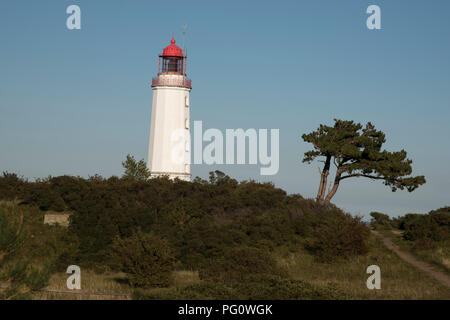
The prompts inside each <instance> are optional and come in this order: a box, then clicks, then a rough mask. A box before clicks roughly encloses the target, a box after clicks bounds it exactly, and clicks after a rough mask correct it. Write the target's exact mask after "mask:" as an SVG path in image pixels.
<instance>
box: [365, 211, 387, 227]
mask: <svg viewBox="0 0 450 320" xmlns="http://www.w3.org/2000/svg"><path fill="white" fill-rule="evenodd" d="M370 216H371V217H372V220H371V221H370V225H371V226H372V227H374V228H375V229H380V228H384V229H386V228H388V229H390V228H392V221H391V218H389V216H388V215H387V214H384V213H380V212H371V213H370Z"/></svg>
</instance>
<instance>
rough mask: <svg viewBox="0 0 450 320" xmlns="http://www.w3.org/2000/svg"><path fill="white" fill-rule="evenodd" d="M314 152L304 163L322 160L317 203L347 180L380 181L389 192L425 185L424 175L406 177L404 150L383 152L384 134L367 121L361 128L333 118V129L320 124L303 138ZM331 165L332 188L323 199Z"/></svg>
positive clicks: (408, 167) (409, 169)
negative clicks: (333, 166) (322, 167)
mask: <svg viewBox="0 0 450 320" xmlns="http://www.w3.org/2000/svg"><path fill="white" fill-rule="evenodd" d="M302 138H303V140H304V141H305V142H308V143H311V144H312V145H313V146H314V149H313V150H311V151H308V152H306V153H305V155H304V158H303V162H307V163H311V162H312V161H314V160H315V159H316V158H317V157H324V158H325V166H324V169H323V171H322V176H321V183H320V187H319V192H318V195H317V200H318V201H319V202H323V201H325V202H327V203H329V201H330V200H331V198H332V197H333V196H334V194H335V193H336V191H337V189H338V187H339V183H340V182H341V181H342V180H344V179H347V178H353V177H366V178H370V179H374V180H382V181H383V182H384V184H385V185H386V186H389V187H390V188H391V189H392V191H396V190H397V189H401V190H403V189H405V188H406V189H407V190H408V191H409V192H411V191H414V190H415V189H416V188H418V187H419V186H420V185H422V184H424V183H425V178H424V177H423V176H417V177H408V176H409V175H410V174H411V173H412V167H411V163H412V161H411V160H410V159H407V158H406V155H407V154H406V151H405V150H401V151H398V152H388V151H386V150H382V149H381V148H382V146H383V144H384V143H385V141H386V139H385V134H384V133H383V132H381V131H378V130H376V129H375V127H374V126H373V125H372V124H371V123H370V122H369V123H367V124H366V126H365V127H364V128H363V126H362V125H361V124H359V123H354V122H353V121H344V120H337V119H335V123H334V126H333V127H330V126H326V125H320V127H319V128H318V129H317V130H316V131H313V132H311V133H309V134H304V135H302ZM330 163H334V164H335V166H336V175H335V178H334V184H333V188H332V189H331V190H330V192H329V193H328V195H326V197H325V188H326V185H327V177H328V174H329V171H330Z"/></svg>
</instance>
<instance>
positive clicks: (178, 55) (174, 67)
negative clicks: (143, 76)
mask: <svg viewBox="0 0 450 320" xmlns="http://www.w3.org/2000/svg"><path fill="white" fill-rule="evenodd" d="M161 73H165V74H180V75H186V56H185V55H184V54H183V51H182V50H181V49H180V47H179V46H177V45H176V44H175V39H174V38H173V37H172V41H171V42H170V45H168V46H167V47H165V48H164V50H163V54H161V55H159V66H158V74H161Z"/></svg>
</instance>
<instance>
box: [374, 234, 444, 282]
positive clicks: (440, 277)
mask: <svg viewBox="0 0 450 320" xmlns="http://www.w3.org/2000/svg"><path fill="white" fill-rule="evenodd" d="M372 232H373V233H374V234H376V235H377V236H378V237H380V238H381V239H382V240H383V244H384V245H385V246H386V248H388V249H389V250H391V251H393V252H395V253H396V254H397V255H398V256H399V257H400V258H401V259H402V260H404V261H406V262H408V263H409V264H411V265H413V266H414V267H416V268H417V269H420V270H422V271H423V272H425V273H426V274H428V275H429V276H430V277H433V278H434V279H436V280H437V281H439V282H440V283H442V284H443V285H444V286H446V287H447V288H450V277H448V276H447V275H446V274H445V273H443V272H440V271H436V270H435V269H434V268H433V267H432V266H431V265H430V264H428V263H426V262H423V261H420V260H417V259H416V258H415V257H413V256H412V255H410V254H409V253H406V252H403V251H401V250H400V248H399V246H398V245H396V244H395V243H393V242H392V240H391V239H389V238H386V237H384V236H382V235H381V234H380V233H378V232H376V231H373V230H372Z"/></svg>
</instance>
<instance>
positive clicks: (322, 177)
mask: <svg viewBox="0 0 450 320" xmlns="http://www.w3.org/2000/svg"><path fill="white" fill-rule="evenodd" d="M330 163H331V156H327V159H326V160H325V166H324V167H323V170H322V174H321V175H320V185H319V191H318V192H317V197H316V201H317V202H319V203H323V198H324V197H325V191H326V188H327V180H328V174H329V173H330Z"/></svg>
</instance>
